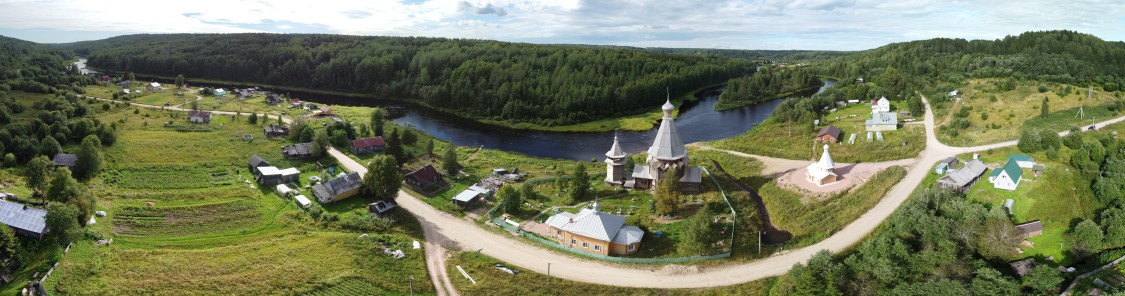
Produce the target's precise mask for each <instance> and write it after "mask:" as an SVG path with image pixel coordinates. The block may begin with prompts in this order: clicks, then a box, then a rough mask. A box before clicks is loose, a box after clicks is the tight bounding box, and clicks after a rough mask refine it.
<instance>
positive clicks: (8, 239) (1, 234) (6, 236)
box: [0, 227, 20, 259]
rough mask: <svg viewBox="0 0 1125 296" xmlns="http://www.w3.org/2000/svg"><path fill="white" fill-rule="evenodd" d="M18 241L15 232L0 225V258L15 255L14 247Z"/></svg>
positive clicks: (18, 243) (17, 244) (17, 245)
mask: <svg viewBox="0 0 1125 296" xmlns="http://www.w3.org/2000/svg"><path fill="white" fill-rule="evenodd" d="M19 245H20V242H19V240H18V239H16V232H15V231H12V228H11V227H0V259H8V258H12V256H15V255H16V248H17V247H19Z"/></svg>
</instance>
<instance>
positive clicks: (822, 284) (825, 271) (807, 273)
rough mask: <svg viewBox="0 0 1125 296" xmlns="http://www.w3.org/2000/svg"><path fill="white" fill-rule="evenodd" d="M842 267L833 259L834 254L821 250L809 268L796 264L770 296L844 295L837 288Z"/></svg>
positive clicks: (779, 280)
mask: <svg viewBox="0 0 1125 296" xmlns="http://www.w3.org/2000/svg"><path fill="white" fill-rule="evenodd" d="M841 269H842V266H840V264H838V263H836V262H835V261H834V259H833V258H832V253H831V252H828V251H827V250H821V251H820V252H817V253H816V255H813V257H812V258H810V259H809V264H808V266H805V265H803V264H800V263H798V264H796V265H794V266H793V268H792V269H790V271H789V273H786V274H785V275H783V276H781V277H780V278H778V283H777V284H776V285H775V288H773V289H771V290H770V295H802V296H819V295H843V292H841V291H840V288H839V287H837V286H836V285H837V283H838V281H837V278H839V277H841V276H840V274H839V273H840V270H841Z"/></svg>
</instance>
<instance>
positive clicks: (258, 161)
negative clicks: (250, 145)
mask: <svg viewBox="0 0 1125 296" xmlns="http://www.w3.org/2000/svg"><path fill="white" fill-rule="evenodd" d="M269 165H270V162H269V161H266V160H265V159H263V158H262V157H261V156H258V155H257V154H255V155H254V156H251V157H250V166H251V167H261V166H269Z"/></svg>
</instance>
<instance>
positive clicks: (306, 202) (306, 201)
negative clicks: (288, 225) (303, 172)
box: [293, 195, 312, 207]
mask: <svg viewBox="0 0 1125 296" xmlns="http://www.w3.org/2000/svg"><path fill="white" fill-rule="evenodd" d="M293 199H294V200H296V201H297V203H298V204H301V206H302V207H307V206H309V205H312V201H310V200H309V198H308V197H305V196H304V195H297V196H294V197H293Z"/></svg>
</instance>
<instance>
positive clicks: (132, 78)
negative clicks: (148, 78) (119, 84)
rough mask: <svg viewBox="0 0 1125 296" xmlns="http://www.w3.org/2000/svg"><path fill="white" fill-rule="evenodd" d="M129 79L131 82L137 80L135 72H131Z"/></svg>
mask: <svg viewBox="0 0 1125 296" xmlns="http://www.w3.org/2000/svg"><path fill="white" fill-rule="evenodd" d="M127 77H128V78H129V81H130V82H133V81H136V80H137V75H133V72H129V75H128V76H127Z"/></svg>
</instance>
